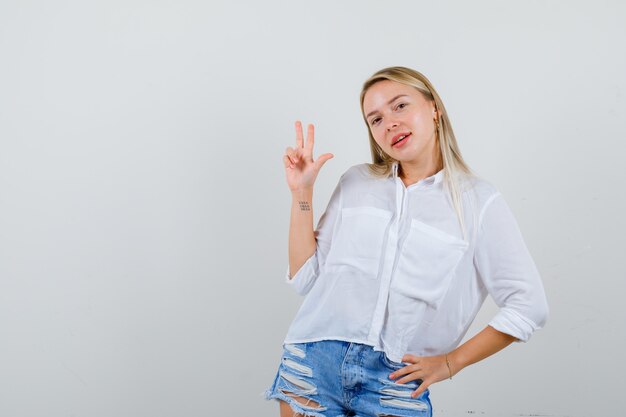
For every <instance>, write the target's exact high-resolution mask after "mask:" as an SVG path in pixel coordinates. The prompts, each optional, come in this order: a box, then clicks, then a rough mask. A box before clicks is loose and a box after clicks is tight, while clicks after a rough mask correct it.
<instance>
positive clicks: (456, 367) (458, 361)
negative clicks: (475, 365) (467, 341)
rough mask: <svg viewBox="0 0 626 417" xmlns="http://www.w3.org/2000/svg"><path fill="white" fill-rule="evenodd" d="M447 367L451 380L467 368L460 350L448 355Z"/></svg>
mask: <svg viewBox="0 0 626 417" xmlns="http://www.w3.org/2000/svg"><path fill="white" fill-rule="evenodd" d="M446 365H447V366H448V367H449V373H450V379H452V376H454V375H456V374H458V373H459V372H460V371H461V370H462V369H463V368H465V366H467V365H466V364H465V362H464V360H463V357H462V355H461V354H460V353H459V351H458V349H455V350H453V351H451V352H448V353H447V354H446Z"/></svg>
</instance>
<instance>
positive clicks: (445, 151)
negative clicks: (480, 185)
mask: <svg viewBox="0 0 626 417" xmlns="http://www.w3.org/2000/svg"><path fill="white" fill-rule="evenodd" d="M384 80H389V81H395V82H398V83H400V84H404V85H408V86H411V87H414V88H415V89H416V90H417V91H419V92H420V93H422V95H423V96H424V98H425V99H426V100H428V101H431V102H432V101H434V104H435V110H436V112H437V118H438V123H437V126H436V138H437V142H438V143H439V150H440V153H441V159H442V162H443V168H444V179H443V183H444V186H445V187H446V189H447V190H448V192H449V195H450V199H451V201H452V205H453V206H454V210H455V211H456V214H457V217H458V219H459V224H460V226H461V231H462V233H463V238H464V239H465V238H466V233H465V222H464V221H463V209H462V206H461V190H460V188H461V185H460V182H459V180H460V179H461V178H463V177H471V176H474V174H473V173H472V171H471V169H470V168H469V166H468V165H467V164H466V163H465V161H464V160H463V157H462V156H461V151H460V150H459V146H458V145H457V142H456V137H455V136H454V131H453V130H452V125H451V124H450V119H448V112H447V111H446V108H445V106H444V105H443V102H442V101H441V98H440V97H439V94H437V91H436V90H435V88H434V87H433V85H432V84H431V83H430V81H429V80H428V78H426V76H424V75H423V74H422V73H420V72H418V71H415V70H413V69H410V68H405V67H389V68H384V69H382V70H380V71H378V72H376V73H375V74H374V75H372V76H371V77H370V78H368V79H367V80H366V81H365V83H364V84H363V88H362V89H361V114H362V115H363V120H365V124H366V125H367V131H368V134H369V141H370V150H371V153H372V163H371V164H369V169H370V172H371V173H372V174H373V175H375V176H379V177H385V176H388V175H389V174H390V172H391V169H392V166H393V164H394V163H395V162H397V161H396V160H395V159H393V158H392V157H391V156H389V155H387V154H386V153H385V152H384V151H383V150H382V148H381V147H380V146H378V144H377V143H376V141H375V140H374V137H373V136H372V131H371V129H370V126H369V124H368V123H367V119H366V118H365V112H364V110H363V100H364V98H365V93H367V90H369V88H370V87H371V86H373V85H374V84H376V83H378V82H380V81H384Z"/></svg>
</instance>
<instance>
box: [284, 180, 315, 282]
mask: <svg viewBox="0 0 626 417" xmlns="http://www.w3.org/2000/svg"><path fill="white" fill-rule="evenodd" d="M315 249H316V242H315V234H314V230H313V188H307V189H304V190H301V191H294V192H293V193H292V198H291V220H290V223H289V275H290V276H292V277H293V276H294V274H295V273H296V272H298V270H299V269H300V268H301V267H302V265H304V263H305V262H306V260H307V259H309V258H310V257H311V256H312V255H313V254H314V253H315Z"/></svg>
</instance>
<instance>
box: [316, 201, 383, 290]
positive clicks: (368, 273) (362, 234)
mask: <svg viewBox="0 0 626 417" xmlns="http://www.w3.org/2000/svg"><path fill="white" fill-rule="evenodd" d="M391 217H392V213H391V212H390V211H387V210H383V209H379V208H376V207H351V208H344V209H342V210H341V223H340V225H339V227H338V230H336V233H335V235H334V236H333V241H332V244H331V248H330V251H329V253H328V258H327V259H326V267H327V268H328V270H329V271H330V270H332V271H336V272H346V273H354V274H356V275H359V276H364V277H368V278H372V279H375V278H376V276H377V275H378V267H379V265H380V259H381V257H382V253H383V242H384V239H385V235H386V233H387V228H388V226H389V222H390V220H391Z"/></svg>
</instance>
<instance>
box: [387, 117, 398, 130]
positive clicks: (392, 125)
mask: <svg viewBox="0 0 626 417" xmlns="http://www.w3.org/2000/svg"><path fill="white" fill-rule="evenodd" d="M396 127H398V122H396V121H395V120H389V121H388V123H387V132H390V131H392V130H393V129H395V128H396Z"/></svg>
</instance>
